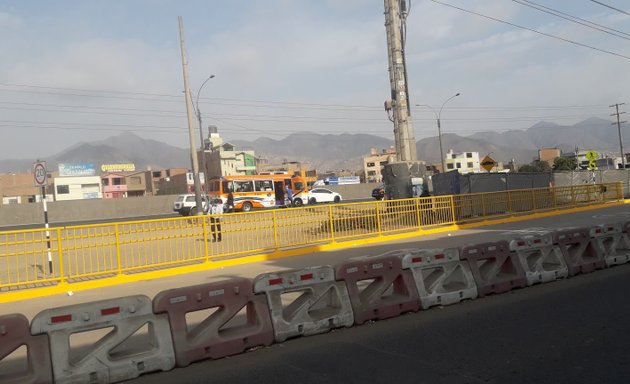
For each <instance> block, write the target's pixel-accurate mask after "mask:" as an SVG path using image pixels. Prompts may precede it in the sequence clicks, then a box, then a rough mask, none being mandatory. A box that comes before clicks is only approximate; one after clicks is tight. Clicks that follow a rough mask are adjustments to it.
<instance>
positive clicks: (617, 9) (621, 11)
mask: <svg viewBox="0 0 630 384" xmlns="http://www.w3.org/2000/svg"><path fill="white" fill-rule="evenodd" d="M591 1H592V2H593V3H597V4H599V5H602V6H604V7H606V8H610V9H612V10H614V11H617V12H620V13H623V14H626V15H628V16H630V13H628V12H626V11H624V10H621V9H619V8H615V7H613V6H611V5H608V4H604V3H602V2H601V1H596V0H591Z"/></svg>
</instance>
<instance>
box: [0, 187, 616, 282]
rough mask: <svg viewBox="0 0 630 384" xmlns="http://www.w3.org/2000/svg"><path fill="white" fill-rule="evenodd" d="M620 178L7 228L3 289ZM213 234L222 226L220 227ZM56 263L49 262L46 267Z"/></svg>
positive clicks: (554, 203)
mask: <svg viewBox="0 0 630 384" xmlns="http://www.w3.org/2000/svg"><path fill="white" fill-rule="evenodd" d="M622 188H623V186H622V183H610V184H596V185H593V184H589V185H580V186H572V187H559V188H540V189H527V190H514V191H503V192H492V193H480V194H469V195H453V196H436V197H426V198H415V199H403V200H391V201H373V202H362V203H344V204H334V205H313V206H304V207H300V208H289V209H274V210H266V211H256V212H248V213H231V214H224V215H222V219H221V239H222V241H220V242H219V241H217V242H213V241H212V240H213V232H216V231H215V227H214V225H213V223H212V222H211V220H210V218H209V217H206V216H197V217H177V218H168V219H159V220H143V221H127V222H118V223H108V224H94V225H77V226H68V227H59V228H51V229H49V230H48V232H47V230H46V229H30V230H18V231H7V232H0V294H1V293H2V292H6V291H10V290H15V289H23V288H33V287H40V286H46V285H50V284H56V283H59V282H64V281H66V282H69V283H72V282H77V281H83V280H87V279H98V278H103V277H113V276H120V275H124V274H130V273H137V272H145V271H150V270H154V269H159V268H168V267H173V266H182V265H189V264H202V263H206V262H210V261H213V260H218V259H224V258H231V257H239V256H245V255H254V254H260V253H267V252H273V251H276V250H280V249H287V248H292V247H303V246H309V245H317V244H326V243H331V242H341V241H346V240H352V239H360V238H365V237H375V236H387V235H391V234H396V233H403V232H410V231H418V230H420V229H426V228H430V227H434V226H440V225H448V224H455V223H465V222H470V221H478V220H484V219H487V218H496V217H501V216H512V215H519V214H526V213H531V212H539V211H544V210H554V209H566V208H573V207H577V206H582V205H595V204H600V203H605V202H610V201H618V200H621V199H623V189H622ZM215 234H216V233H215ZM49 266H52V269H50V268H49Z"/></svg>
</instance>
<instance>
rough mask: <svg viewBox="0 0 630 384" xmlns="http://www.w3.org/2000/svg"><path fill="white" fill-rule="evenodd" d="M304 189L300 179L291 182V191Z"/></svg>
mask: <svg viewBox="0 0 630 384" xmlns="http://www.w3.org/2000/svg"><path fill="white" fill-rule="evenodd" d="M303 189H304V183H303V182H301V181H296V182H294V183H293V191H296V192H297V191H301V190H303Z"/></svg>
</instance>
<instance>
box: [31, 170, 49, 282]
mask: <svg viewBox="0 0 630 384" xmlns="http://www.w3.org/2000/svg"><path fill="white" fill-rule="evenodd" d="M33 176H34V177H35V186H36V187H41V188H42V203H43V204H44V226H45V227H46V246H47V247H48V273H49V274H51V275H52V273H53V268H52V253H51V252H50V231H49V230H48V228H49V225H48V204H47V201H46V182H47V181H48V171H47V170H46V162H45V161H39V160H37V162H35V164H33Z"/></svg>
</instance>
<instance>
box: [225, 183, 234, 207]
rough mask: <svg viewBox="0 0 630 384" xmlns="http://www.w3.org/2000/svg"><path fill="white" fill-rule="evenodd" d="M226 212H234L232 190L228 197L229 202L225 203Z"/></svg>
mask: <svg viewBox="0 0 630 384" xmlns="http://www.w3.org/2000/svg"><path fill="white" fill-rule="evenodd" d="M225 212H234V194H233V193H232V189H231V188H230V190H229V192H228V195H227V201H226V202H225Z"/></svg>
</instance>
